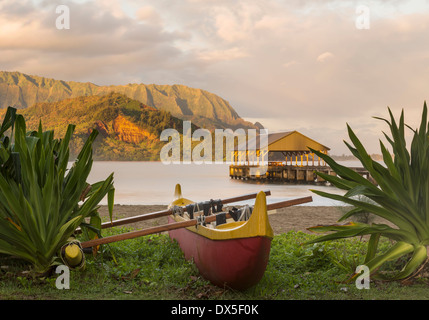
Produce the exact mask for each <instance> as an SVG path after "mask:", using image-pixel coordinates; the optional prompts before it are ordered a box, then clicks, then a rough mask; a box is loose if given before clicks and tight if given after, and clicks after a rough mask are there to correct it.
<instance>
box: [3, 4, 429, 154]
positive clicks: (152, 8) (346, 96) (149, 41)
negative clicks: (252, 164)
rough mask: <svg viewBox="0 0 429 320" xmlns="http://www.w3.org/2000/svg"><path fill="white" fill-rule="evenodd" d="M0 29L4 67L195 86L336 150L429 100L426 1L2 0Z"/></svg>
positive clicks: (100, 80)
mask: <svg viewBox="0 0 429 320" xmlns="http://www.w3.org/2000/svg"><path fill="white" fill-rule="evenodd" d="M61 5H65V6H66V8H67V9H68V11H67V12H66V11H64V10H60V9H61V8H63V7H59V6H61ZM68 17H69V20H67V18H68ZM67 22H69V24H67ZM0 26H1V28H0V70H3V71H19V72H23V73H26V74H31V75H38V76H44V77H49V78H54V79H60V80H66V81H81V82H92V83H95V84H97V85H118V84H128V83H144V84H152V83H154V84H183V85H187V86H190V87H194V88H201V89H204V90H207V91H210V92H212V93H215V94H217V95H219V96H220V97H222V98H223V99H225V100H227V101H228V102H229V103H230V104H231V106H232V107H233V108H234V109H235V110H236V111H237V112H238V114H239V115H240V116H241V117H242V118H244V119H247V120H250V121H252V122H255V121H259V122H261V123H262V124H263V125H264V126H265V127H266V128H267V129H268V130H269V132H277V131H289V130H297V131H299V132H302V133H303V134H305V135H307V136H309V137H310V138H312V139H314V140H317V141H319V142H321V143H322V144H324V145H327V146H328V147H330V148H331V153H332V154H343V153H345V154H349V152H348V149H347V147H346V146H345V144H344V142H343V140H346V141H349V139H348V135H347V124H349V125H350V126H351V128H352V129H353V130H354V131H355V133H356V134H357V136H358V137H359V138H360V139H361V140H362V142H363V144H364V145H365V147H366V148H367V150H368V152H369V153H380V148H379V140H380V139H381V140H382V141H385V140H384V139H383V133H382V132H383V131H386V130H388V128H387V126H386V124H385V123H384V122H383V121H380V120H376V119H374V118H373V117H374V116H377V117H384V118H386V117H388V108H391V110H392V112H393V113H394V114H395V116H396V117H399V115H400V112H401V110H404V112H405V121H406V122H407V123H408V124H409V125H410V126H411V127H416V126H417V125H418V123H419V121H420V115H421V111H422V107H423V103H424V101H426V100H427V99H428V97H429V1H423V0H420V1H418V0H413V1H411V0H410V1H406V0H405V1H398V0H385V1H347V0H343V1H329V0H319V1H310V0H180V1H174V0H124V1H119V0H105V1H102V0H92V1H91V0H70V1H67V0H64V1H63V0H0Z"/></svg>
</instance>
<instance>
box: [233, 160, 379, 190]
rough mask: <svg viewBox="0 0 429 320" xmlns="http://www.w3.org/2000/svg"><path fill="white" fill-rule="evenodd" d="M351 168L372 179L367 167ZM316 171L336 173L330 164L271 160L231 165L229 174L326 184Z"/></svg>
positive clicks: (258, 179)
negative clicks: (266, 164) (263, 163)
mask: <svg viewBox="0 0 429 320" xmlns="http://www.w3.org/2000/svg"><path fill="white" fill-rule="evenodd" d="M350 169H352V170H354V171H356V172H357V173H359V174H360V175H361V176H363V177H364V178H366V179H370V180H371V177H370V175H369V172H368V171H367V170H366V169H364V168H359V167H356V168H354V167H351V168H350ZM316 171H317V172H322V173H325V174H328V175H334V176H335V175H336V173H335V172H334V171H333V170H332V169H331V168H330V167H329V166H311V165H309V166H299V165H286V164H283V163H273V162H270V163H269V164H268V166H266V167H262V166H258V165H245V164H242V165H235V164H234V165H230V166H229V176H230V178H231V179H238V180H250V181H255V182H256V181H260V182H285V183H292V184H316V185H324V184H326V183H327V182H326V181H325V180H324V179H322V178H321V177H319V176H318V175H316Z"/></svg>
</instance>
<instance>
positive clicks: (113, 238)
mask: <svg viewBox="0 0 429 320" xmlns="http://www.w3.org/2000/svg"><path fill="white" fill-rule="evenodd" d="M265 194H270V192H269V191H266V192H265ZM256 195H257V194H249V195H244V196H240V197H235V198H229V199H225V200H222V203H231V202H236V201H242V200H248V199H252V198H255V197H256ZM237 199H239V200H237ZM311 201H312V197H311V196H309V197H304V198H298V199H292V200H286V201H281V202H276V203H271V204H268V205H267V210H275V209H280V208H284V207H289V206H294V205H297V204H303V203H307V202H311ZM172 213H173V209H169V210H164V211H158V212H155V213H153V214H145V215H141V216H137V217H132V218H127V219H121V220H117V221H116V222H115V223H116V224H114V225H120V224H125V223H130V221H132V222H136V221H142V220H146V219H151V218H153V217H154V216H153V215H156V217H161V216H165V215H171V214H172ZM227 218H230V216H229V215H227ZM136 219H137V220H136ZM215 220H216V216H215V215H211V216H208V217H205V222H213V221H215ZM108 224H110V225H111V224H112V223H111V222H109V223H108ZM197 224H198V221H197V219H191V220H187V221H183V222H177V223H169V224H166V225H161V226H156V227H151V228H146V229H142V230H137V231H131V232H127V233H123V234H118V235H113V236H109V237H105V238H100V239H94V240H89V241H85V242H82V243H81V246H82V248H89V247H95V246H98V245H101V244H107V243H112V242H117V241H122V240H127V239H133V238H137V237H142V236H146V235H149V234H154V233H160V232H165V231H170V230H175V229H180V228H187V227H192V226H195V225H197ZM105 225H106V227H107V224H105Z"/></svg>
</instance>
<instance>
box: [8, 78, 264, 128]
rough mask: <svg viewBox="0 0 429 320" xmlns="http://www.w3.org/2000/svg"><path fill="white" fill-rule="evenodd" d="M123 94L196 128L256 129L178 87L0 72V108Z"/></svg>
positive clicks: (219, 101) (220, 102)
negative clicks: (72, 79) (69, 79)
mask: <svg viewBox="0 0 429 320" xmlns="http://www.w3.org/2000/svg"><path fill="white" fill-rule="evenodd" d="M111 92H117V93H120V94H123V95H125V96H127V97H129V98H130V99H133V100H137V101H139V102H141V103H143V104H145V105H147V106H150V107H154V108H156V109H158V110H164V111H168V112H170V113H171V115H172V116H174V117H177V118H179V119H182V120H190V121H192V122H193V123H194V124H195V125H197V126H199V127H204V128H207V129H210V130H213V129H215V128H219V129H226V128H231V129H236V128H244V129H257V128H258V127H259V126H256V125H254V124H252V123H250V122H248V121H245V120H244V119H242V118H241V117H240V116H239V115H238V113H237V112H236V111H235V110H234V108H232V106H231V105H230V104H229V102H228V101H226V100H225V99H223V98H221V97H219V96H218V95H216V94H213V93H211V92H209V91H206V90H203V89H197V88H191V87H188V86H185V85H181V84H174V85H157V84H142V83H140V84H137V83H130V84H127V85H108V86H99V85H96V84H94V83H92V82H77V81H64V80H56V79H53V78H45V77H40V76H33V75H27V74H24V73H21V72H18V71H14V72H9V71H0V108H7V107H8V106H13V107H15V108H17V109H24V108H28V107H31V106H32V105H34V104H36V103H38V102H56V101H61V100H64V99H68V98H76V97H79V96H93V95H106V94H109V93H111Z"/></svg>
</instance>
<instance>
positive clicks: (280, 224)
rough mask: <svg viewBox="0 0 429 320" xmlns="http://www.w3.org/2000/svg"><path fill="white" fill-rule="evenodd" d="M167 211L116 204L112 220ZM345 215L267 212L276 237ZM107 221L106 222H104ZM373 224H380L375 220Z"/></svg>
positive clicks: (312, 209)
mask: <svg viewBox="0 0 429 320" xmlns="http://www.w3.org/2000/svg"><path fill="white" fill-rule="evenodd" d="M165 209H167V205H120V204H116V205H115V206H114V209H113V220H117V219H122V218H125V217H131V216H137V215H141V214H145V213H150V212H156V211H161V210H165ZM345 213H346V209H345V208H344V207H337V206H304V205H300V206H292V207H287V208H282V209H277V210H273V211H269V212H268V214H269V220H270V224H271V227H272V228H273V231H274V234H275V235H278V234H281V233H286V232H289V231H302V232H305V233H312V232H310V231H308V230H307V228H309V227H312V226H316V225H327V224H334V223H336V222H337V221H338V219H339V218H340V217H341V216H342V215H343V214H345ZM99 214H100V216H101V217H102V219H108V217H109V213H108V209H107V206H106V205H102V206H100V209H99ZM106 221H107V220H106ZM374 222H380V219H378V218H376V219H375V220H374ZM166 223H167V217H161V218H156V219H151V220H146V221H141V222H137V223H133V224H128V225H124V226H123V227H133V228H138V229H144V228H149V227H154V226H159V225H163V224H166Z"/></svg>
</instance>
